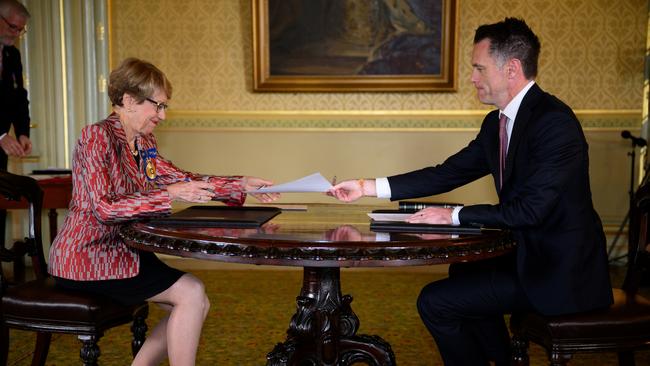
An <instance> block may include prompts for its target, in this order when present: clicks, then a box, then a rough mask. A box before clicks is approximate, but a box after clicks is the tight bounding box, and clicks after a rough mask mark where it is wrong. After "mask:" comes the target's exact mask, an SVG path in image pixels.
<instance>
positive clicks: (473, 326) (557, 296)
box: [330, 18, 613, 365]
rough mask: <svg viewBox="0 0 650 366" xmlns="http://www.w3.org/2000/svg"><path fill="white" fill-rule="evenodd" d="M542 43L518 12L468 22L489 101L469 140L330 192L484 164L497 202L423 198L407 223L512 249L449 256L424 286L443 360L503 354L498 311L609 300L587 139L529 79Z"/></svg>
mask: <svg viewBox="0 0 650 366" xmlns="http://www.w3.org/2000/svg"><path fill="white" fill-rule="evenodd" d="M539 51H540V43H539V40H538V38H537V36H536V35H535V34H534V33H533V32H532V30H531V29H530V28H529V27H528V26H527V25H526V23H525V22H524V21H522V20H519V19H513V18H506V19H505V20H504V21H502V22H499V23H495V24H489V25H483V26H481V27H479V28H478V29H477V30H476V34H475V37H474V50H473V53H472V67H473V71H472V77H471V81H472V83H473V84H474V86H475V87H476V89H477V93H478V98H479V100H480V101H481V102H483V103H485V104H490V105H494V106H495V107H497V108H498V110H494V111H492V112H490V113H489V114H488V115H487V116H486V117H485V119H484V121H483V124H482V126H481V130H480V131H479V133H478V135H477V136H476V138H475V139H474V140H473V141H471V142H470V143H469V145H467V147H465V148H463V149H462V150H461V151H459V152H458V153H456V154H455V155H453V156H451V157H449V158H448V159H447V160H446V161H445V162H444V163H442V164H440V165H437V166H435V167H428V168H424V169H421V170H417V171H413V172H410V173H406V174H401V175H396V176H392V177H389V178H379V179H376V180H374V179H369V180H365V179H358V180H348V181H345V182H342V183H340V184H338V185H336V186H335V187H334V188H333V189H332V191H331V192H330V194H332V195H334V196H336V197H337V198H338V199H340V200H343V201H353V200H356V199H358V198H359V197H362V196H364V195H366V196H378V197H389V198H390V199H391V200H399V199H405V198H414V197H424V196H430V195H434V194H439V193H443V192H447V191H450V190H452V189H455V188H457V187H459V186H462V185H464V184H467V183H469V182H472V181H474V180H476V179H479V178H481V177H483V176H485V175H487V174H491V175H492V176H493V177H494V181H495V187H496V189H497V192H498V195H499V203H498V204H496V205H470V206H465V207H462V208H455V209H449V208H427V209H424V210H422V211H420V212H417V213H416V214H414V215H413V216H412V217H411V218H410V219H409V220H408V221H409V222H412V223H431V224H454V225H459V224H463V225H465V224H482V225H486V226H492V227H502V228H509V229H511V230H512V232H513V235H514V237H515V239H516V241H517V244H518V245H517V250H516V253H514V254H513V255H512V256H509V257H504V258H499V259H497V260H494V261H488V262H485V263H477V264H474V265H460V266H458V265H457V266H452V267H451V268H450V275H449V277H448V278H446V279H443V280H441V281H437V282H433V283H431V284H429V285H427V286H426V287H425V288H424V289H423V290H422V292H421V293H420V296H419V298H418V311H419V312H420V316H421V317H422V320H423V321H424V323H425V325H426V326H427V328H428V330H429V332H430V333H431V334H432V336H433V337H434V339H435V341H436V343H437V345H438V349H439V350H440V353H441V356H442V358H443V360H444V362H445V364H446V365H488V362H489V361H493V362H495V364H496V365H508V364H509V356H510V352H509V337H508V332H507V328H506V325H505V322H504V319H503V314H508V313H512V312H516V311H521V310H535V311H538V312H540V313H542V314H546V315H555V314H567V313H575V312H581V311H587V310H591V309H595V308H602V307H607V306H608V305H610V304H611V303H612V301H613V299H612V292H611V285H610V281H609V274H608V269H607V254H606V244H605V236H604V233H603V229H602V224H601V222H600V218H599V217H598V214H597V213H596V212H595V210H594V208H593V204H592V200H591V190H590V185H589V157H588V151H587V150H588V146H587V143H586V141H585V137H584V134H583V132H582V128H581V126H580V123H579V122H578V120H577V118H576V116H575V115H574V114H573V112H572V111H571V108H569V107H568V106H567V105H565V104H564V103H563V102H561V101H560V100H559V99H557V98H555V97H554V96H552V95H550V94H548V93H546V92H544V91H543V90H542V89H541V88H540V87H539V86H537V84H536V83H535V81H534V79H535V77H536V75H537V60H538V56H539Z"/></svg>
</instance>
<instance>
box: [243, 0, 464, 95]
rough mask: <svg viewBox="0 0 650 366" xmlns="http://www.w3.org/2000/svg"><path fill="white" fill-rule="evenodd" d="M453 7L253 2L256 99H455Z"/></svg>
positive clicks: (374, 0)
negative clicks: (332, 95) (313, 95)
mask: <svg viewBox="0 0 650 366" xmlns="http://www.w3.org/2000/svg"><path fill="white" fill-rule="evenodd" d="M456 27H457V19H456V1H452V0H253V40H254V89H255V90H256V91H391V90H395V91H415V90H438V91H450V90H454V89H455V87H456V79H455V74H456V65H455V56H456V34H457V29H456Z"/></svg>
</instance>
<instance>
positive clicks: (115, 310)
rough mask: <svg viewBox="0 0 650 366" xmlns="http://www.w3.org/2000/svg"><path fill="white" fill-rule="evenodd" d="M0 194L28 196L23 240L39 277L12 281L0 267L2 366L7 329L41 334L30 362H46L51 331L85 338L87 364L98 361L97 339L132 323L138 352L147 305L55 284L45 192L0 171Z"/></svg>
mask: <svg viewBox="0 0 650 366" xmlns="http://www.w3.org/2000/svg"><path fill="white" fill-rule="evenodd" d="M0 196H4V197H5V198H8V199H13V200H20V199H21V198H24V199H26V200H27V202H28V203H29V215H28V216H29V235H28V236H27V237H26V238H25V239H24V240H23V243H24V247H25V248H26V251H27V254H28V255H29V256H30V257H31V259H32V268H33V270H34V275H35V280H32V281H29V282H23V283H18V284H15V285H8V284H7V281H6V279H5V278H4V276H3V275H2V271H0V296H1V302H0V365H2V366H4V365H6V364H7V357H8V351H9V349H8V347H9V328H15V329H23V330H30V331H35V332H37V336H36V347H35V350H34V356H33V358H32V365H44V364H45V360H46V358H47V353H48V350H49V346H50V340H51V337H52V333H68V334H76V335H77V336H78V338H79V340H80V341H81V342H82V346H81V352H80V355H81V360H82V361H83V364H84V365H96V364H97V358H98V357H99V354H100V352H99V347H98V346H97V342H98V340H99V338H100V337H102V335H103V334H104V332H105V331H106V330H107V329H109V328H112V327H115V326H118V325H122V324H127V323H130V322H133V325H132V326H131V331H132V332H133V342H132V344H131V349H132V352H133V355H134V356H135V354H136V353H137V352H138V350H139V349H140V347H141V346H142V344H143V343H144V339H145V334H146V331H147V325H146V323H145V319H146V317H147V316H148V313H149V307H148V305H147V303H146V302H143V303H140V304H138V305H135V306H124V305H120V304H118V303H116V302H114V301H112V300H109V299H107V298H103V297H100V296H95V295H90V294H87V293H83V292H78V291H70V290H65V289H61V288H59V287H57V286H56V285H55V283H54V280H53V279H52V278H51V277H50V276H49V275H48V273H47V263H46V262H45V258H44V254H43V243H42V240H41V207H42V200H43V192H42V190H41V188H40V187H39V186H38V183H37V182H36V181H35V180H34V179H32V178H30V177H25V176H19V175H14V174H10V173H6V172H0ZM0 199H4V198H1V197H0ZM18 247H22V246H18Z"/></svg>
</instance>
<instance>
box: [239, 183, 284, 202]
mask: <svg viewBox="0 0 650 366" xmlns="http://www.w3.org/2000/svg"><path fill="white" fill-rule="evenodd" d="M272 185H273V181H270V180H266V179H262V178H257V177H244V178H243V186H244V191H245V192H248V193H249V194H250V195H251V196H253V197H255V198H256V199H257V200H259V201H260V202H264V203H268V202H273V201H275V200H277V199H278V198H280V193H252V192H253V191H255V190H257V189H260V188H263V187H268V186H272Z"/></svg>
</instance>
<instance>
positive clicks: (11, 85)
mask: <svg viewBox="0 0 650 366" xmlns="http://www.w3.org/2000/svg"><path fill="white" fill-rule="evenodd" d="M29 17H30V15H29V12H28V11H27V9H26V8H25V6H23V4H21V3H20V2H18V1H16V0H0V170H3V171H6V170H7V160H8V157H9V156H10V155H11V156H17V157H24V156H27V155H29V154H31V152H32V142H31V140H30V139H29V102H28V101H27V91H26V90H25V88H24V87H23V66H22V63H21V62H20V52H19V51H18V49H17V48H16V47H15V46H14V45H15V43H16V40H17V39H18V37H20V36H21V35H22V34H23V33H25V26H26V24H27V20H28V19H29ZM11 125H13V126H14V134H15V135H16V137H15V138H14V137H13V136H11V135H10V134H9V129H10V128H11ZM5 219H6V211H5V210H0V243H2V244H3V245H2V246H0V250H2V249H3V248H4V237H5V235H4V233H5Z"/></svg>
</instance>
